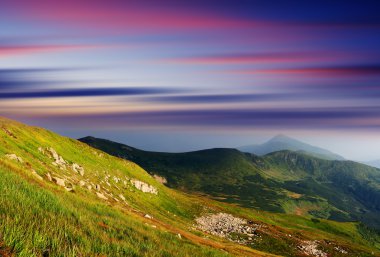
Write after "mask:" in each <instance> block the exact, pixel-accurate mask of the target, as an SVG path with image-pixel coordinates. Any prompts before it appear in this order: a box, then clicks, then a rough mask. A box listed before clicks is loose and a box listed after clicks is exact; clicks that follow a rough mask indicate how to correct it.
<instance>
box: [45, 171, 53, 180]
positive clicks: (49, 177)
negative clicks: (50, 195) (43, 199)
mask: <svg viewBox="0 0 380 257" xmlns="http://www.w3.org/2000/svg"><path fill="white" fill-rule="evenodd" d="M46 177H47V179H48V180H49V181H50V182H51V181H53V179H52V178H51V175H50V173H49V172H48V173H46Z"/></svg>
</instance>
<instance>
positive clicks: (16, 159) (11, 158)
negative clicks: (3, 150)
mask: <svg viewBox="0 0 380 257" xmlns="http://www.w3.org/2000/svg"><path fill="white" fill-rule="evenodd" d="M5 157H6V158H8V159H9V160H14V161H18V162H20V163H23V162H24V161H23V160H22V158H21V157H18V156H17V155H15V154H14V153H12V154H6V155H5Z"/></svg>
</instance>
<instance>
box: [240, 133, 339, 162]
mask: <svg viewBox="0 0 380 257" xmlns="http://www.w3.org/2000/svg"><path fill="white" fill-rule="evenodd" d="M238 149H239V150H240V151H242V152H247V153H253V154H256V155H260V156H262V155H265V154H268V153H272V152H276V151H282V150H290V151H300V152H305V153H307V154H310V155H313V156H315V157H319V158H322V159H326V160H344V158H343V157H342V156H340V155H338V154H335V153H333V152H330V151H328V150H326V149H323V148H320V147H316V146H312V145H309V144H306V143H304V142H301V141H299V140H297V139H294V138H291V137H288V136H285V135H281V134H280V135H277V136H275V137H273V138H272V139H270V140H269V141H267V142H265V143H263V144H260V145H246V146H241V147H238Z"/></svg>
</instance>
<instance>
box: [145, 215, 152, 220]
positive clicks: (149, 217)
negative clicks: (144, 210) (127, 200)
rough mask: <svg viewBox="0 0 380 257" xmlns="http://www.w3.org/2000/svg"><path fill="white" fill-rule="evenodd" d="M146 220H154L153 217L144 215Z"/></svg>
mask: <svg viewBox="0 0 380 257" xmlns="http://www.w3.org/2000/svg"><path fill="white" fill-rule="evenodd" d="M144 218H147V219H150V220H151V219H153V217H152V216H150V215H149V214H145V215H144Z"/></svg>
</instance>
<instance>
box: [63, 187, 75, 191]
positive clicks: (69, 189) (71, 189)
mask: <svg viewBox="0 0 380 257" xmlns="http://www.w3.org/2000/svg"><path fill="white" fill-rule="evenodd" d="M65 189H66V191H67V192H74V188H72V187H65Z"/></svg>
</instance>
